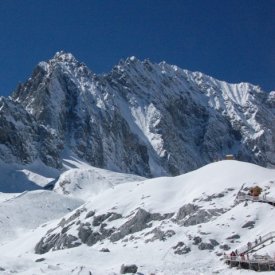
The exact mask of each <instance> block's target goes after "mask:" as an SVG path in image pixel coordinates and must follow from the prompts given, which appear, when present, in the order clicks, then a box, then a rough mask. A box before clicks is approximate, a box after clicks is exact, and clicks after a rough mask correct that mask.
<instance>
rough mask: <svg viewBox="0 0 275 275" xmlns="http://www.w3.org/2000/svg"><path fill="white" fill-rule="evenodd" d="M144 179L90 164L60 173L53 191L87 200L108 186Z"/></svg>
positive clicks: (112, 186)
mask: <svg viewBox="0 0 275 275" xmlns="http://www.w3.org/2000/svg"><path fill="white" fill-rule="evenodd" d="M144 179H145V178H142V177H139V176H136V175H130V174H123V173H115V172H112V171H108V170H104V169H100V168H94V167H91V166H90V167H89V168H88V167H86V168H75V169H70V170H68V171H66V172H64V173H63V174H61V176H60V177H59V179H58V181H57V182H56V184H55V187H54V191H55V192H57V193H59V194H65V195H69V196H72V197H76V198H80V199H83V200H89V199H92V198H93V197H94V196H96V195H98V194H99V193H101V192H103V191H105V190H107V189H109V188H114V186H115V185H117V184H121V183H125V182H132V181H141V180H144Z"/></svg>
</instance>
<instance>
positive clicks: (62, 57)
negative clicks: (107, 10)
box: [0, 52, 275, 177]
mask: <svg viewBox="0 0 275 275" xmlns="http://www.w3.org/2000/svg"><path fill="white" fill-rule="evenodd" d="M274 121H275V93H274V92H271V93H267V92H264V91H262V90H261V88H260V87H258V86H254V85H252V84H249V83H240V84H228V83H226V82H224V81H219V80H216V79H214V78H212V77H210V76H207V75H204V74H202V73H199V72H190V71H187V70H183V69H180V68H179V67H177V66H173V65H168V64H167V63H165V62H161V63H159V64H154V63H151V62H150V61H149V60H144V61H140V60H138V59H137V58H136V57H130V58H127V59H126V60H122V61H120V62H119V64H118V65H117V66H115V67H114V68H113V69H112V71H111V72H110V73H107V74H104V75H96V74H94V73H92V72H91V71H90V70H89V69H88V68H87V66H86V65H85V64H83V63H81V62H79V61H77V60H76V59H75V57H74V56H73V55H72V54H70V53H64V52H58V53H56V54H55V56H54V57H53V58H52V59H51V60H49V61H47V62H40V63H39V64H38V65H37V66H36V68H35V69H34V71H33V73H32V75H31V77H30V78H29V79H28V80H27V81H26V82H25V83H23V84H21V85H19V86H18V87H17V89H16V91H15V92H14V93H13V95H12V96H11V97H9V98H3V97H1V98H0V159H1V160H2V161H4V162H8V163H23V164H25V163H32V162H34V161H35V160H41V161H42V162H43V163H44V164H46V165H48V166H51V167H54V168H59V169H60V168H62V159H63V158H64V156H68V155H69V156H76V157H78V158H79V159H82V160H84V161H87V162H88V163H89V164H91V165H93V166H96V167H100V168H107V169H110V170H113V171H120V172H126V173H134V174H138V175H142V176H146V177H154V176H160V175H178V174H181V173H184V172H187V171H190V170H193V169H196V168H198V167H201V166H202V165H204V164H207V163H209V162H212V161H214V160H217V159H221V158H223V157H224V155H225V154H231V153H232V154H234V155H235V156H236V158H237V159H239V160H245V161H249V162H253V163H256V164H259V165H262V166H272V165H275V147H274V143H275V140H274V136H275V125H274Z"/></svg>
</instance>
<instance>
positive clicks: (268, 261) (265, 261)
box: [223, 255, 275, 264]
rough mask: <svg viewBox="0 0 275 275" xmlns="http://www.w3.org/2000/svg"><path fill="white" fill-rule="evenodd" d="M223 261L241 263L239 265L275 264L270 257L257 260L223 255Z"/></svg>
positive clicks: (274, 260)
mask: <svg viewBox="0 0 275 275" xmlns="http://www.w3.org/2000/svg"><path fill="white" fill-rule="evenodd" d="M223 259H224V260H225V261H230V262H241V263H250V264H254V263H255V264H275V259H272V258H270V257H265V256H263V257H261V258H259V259H257V258H254V257H251V258H250V257H247V256H229V255H225V256H224V257H223Z"/></svg>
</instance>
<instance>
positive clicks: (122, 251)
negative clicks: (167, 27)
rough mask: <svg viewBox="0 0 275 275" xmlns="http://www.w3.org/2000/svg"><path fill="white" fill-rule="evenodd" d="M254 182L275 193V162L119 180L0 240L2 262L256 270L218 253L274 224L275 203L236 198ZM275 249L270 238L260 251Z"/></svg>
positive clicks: (38, 270) (14, 265) (104, 270)
mask: <svg viewBox="0 0 275 275" xmlns="http://www.w3.org/2000/svg"><path fill="white" fill-rule="evenodd" d="M82 172H83V171H82ZM255 185H259V186H261V187H262V188H263V192H264V193H266V194H268V196H270V197H273V198H275V170H272V169H266V168H262V167H259V166H256V165H253V164H249V163H243V162H237V161H221V162H216V163H212V164H209V165H207V166H204V167H203V168H201V169H198V170H196V171H193V172H190V173H187V174H185V175H181V176H177V177H163V178H156V179H150V180H142V181H139V182H128V183H123V184H118V185H115V186H114V187H113V188H109V189H106V190H105V191H103V192H100V193H98V194H97V195H96V194H94V196H93V197H91V198H90V199H88V200H87V202H86V203H85V205H83V206H80V207H79V208H78V209H77V210H75V211H72V212H71V213H68V214H66V215H65V216H63V218H62V219H60V220H57V221H52V222H48V223H47V224H46V225H43V226H41V227H38V228H37V229H35V230H34V231H33V232H29V233H28V232H27V233H26V234H25V235H24V236H22V237H19V238H18V239H16V240H13V241H12V242H9V243H6V244H5V245H2V246H0V254H1V255H2V253H3V251H5V253H4V254H3V255H5V256H3V258H2V257H1V264H0V266H1V267H2V268H3V269H5V272H7V273H11V272H18V273H19V274H60V275H61V274H83V275H84V274H89V272H91V273H92V274H93V275H94V274H96V275H103V274H104V275H106V274H110V275H111V274H113V275H114V274H119V270H120V266H121V265H122V264H136V265H137V266H138V271H139V272H141V273H142V274H151V273H154V274H158V275H159V274H165V275H166V274H167V275H168V274H173V275H177V274H178V275H180V274H186V275H187V274H188V275H189V274H191V275H192V274H193V275H201V274H204V275H206V274H209V275H210V274H226V275H229V274H253V271H246V270H237V269H235V268H234V269H230V268H229V267H228V266H226V265H225V264H224V263H223V262H222V261H221V257H222V255H223V253H228V252H230V251H231V250H233V249H234V250H235V249H237V248H239V247H240V246H242V245H245V244H247V242H248V241H254V239H255V238H256V237H259V236H260V235H264V234H266V233H268V232H269V231H272V230H273V229H274V225H275V224H274V220H275V207H274V206H271V205H269V204H264V203H258V202H247V203H245V202H242V203H239V202H237V201H235V198H236V195H237V194H238V192H239V191H240V190H241V189H242V191H243V192H246V190H247V189H246V188H249V187H251V186H255ZM108 213H111V214H108ZM248 222H249V224H250V226H247V224H248ZM73 237H75V239H74V240H73V241H70V238H71V240H72V238H73ZM86 237H88V239H87V238H86ZM97 238H98V239H97ZM181 242H182V243H184V244H182V243H181ZM38 244H40V246H38ZM176 246H177V247H176ZM226 246H228V247H229V248H228V249H229V250H227V248H226ZM15 247H16V250H15V249H14V248H15ZM39 247H40V249H39ZM69 247H71V248H69ZM41 248H43V249H44V250H41ZM46 248H49V250H48V251H47V249H46ZM102 248H108V249H109V251H110V252H101V250H102ZM45 249H46V250H45ZM52 249H53V250H52ZM35 251H36V252H37V253H41V252H43V254H42V255H39V254H35V253H34V252H35ZM274 251H275V245H274V243H273V244H271V245H268V246H267V247H266V248H265V250H264V251H263V252H261V251H259V252H258V253H269V254H270V255H271V256H273V253H274ZM41 258H43V259H44V260H42V261H41V262H36V260H37V259H41ZM263 274H265V272H263ZM266 274H270V273H267V272H266Z"/></svg>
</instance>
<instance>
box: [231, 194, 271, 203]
mask: <svg viewBox="0 0 275 275" xmlns="http://www.w3.org/2000/svg"><path fill="white" fill-rule="evenodd" d="M236 200H238V201H246V200H250V201H258V202H270V203H274V204H275V199H274V198H272V197H269V196H265V195H261V196H250V195H245V194H240V195H237V197H236Z"/></svg>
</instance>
